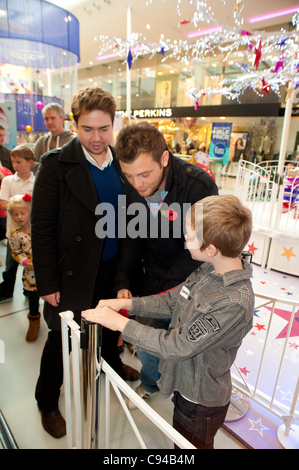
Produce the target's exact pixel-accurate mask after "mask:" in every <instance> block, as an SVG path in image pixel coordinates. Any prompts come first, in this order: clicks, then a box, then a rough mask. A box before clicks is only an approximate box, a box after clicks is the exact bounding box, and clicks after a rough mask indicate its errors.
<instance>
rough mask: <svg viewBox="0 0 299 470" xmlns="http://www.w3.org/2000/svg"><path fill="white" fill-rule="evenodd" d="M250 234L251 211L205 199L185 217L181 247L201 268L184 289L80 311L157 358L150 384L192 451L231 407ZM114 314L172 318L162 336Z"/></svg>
mask: <svg viewBox="0 0 299 470" xmlns="http://www.w3.org/2000/svg"><path fill="white" fill-rule="evenodd" d="M251 230H252V217H251V212H250V211H249V210H248V209H246V208H245V207H244V206H243V205H242V204H241V202H240V201H239V199H238V198H236V197H234V196H230V195H226V196H210V197H207V198H205V199H203V200H201V201H200V202H199V203H197V204H195V205H194V206H192V208H191V209H190V210H189V211H188V213H187V217H186V242H187V248H188V249H189V251H190V253H191V256H192V258H193V259H194V260H197V261H202V262H204V264H202V265H200V266H199V267H198V268H197V270H196V271H195V272H194V273H193V274H191V276H190V277H189V278H188V279H187V280H186V281H185V282H184V283H183V284H181V285H179V286H178V287H176V288H174V289H172V290H169V291H167V292H166V293H164V294H161V295H154V296H148V297H142V298H131V299H114V300H101V301H100V302H99V304H98V306H97V307H96V309H94V310H87V311H85V312H82V316H83V317H84V318H85V319H87V320H88V321H91V322H96V323H100V324H101V325H103V326H104V327H106V328H110V329H112V330H116V331H117V330H118V331H120V332H122V335H123V338H124V340H125V341H127V342H129V343H131V344H133V345H134V347H135V348H136V349H137V351H138V350H140V351H146V352H148V353H150V354H152V355H155V356H157V357H159V358H160V359H161V360H160V367H159V369H160V372H161V379H160V381H159V382H158V384H157V385H158V386H159V389H160V395H161V396H162V397H164V398H167V397H169V396H170V395H171V394H172V393H174V396H173V402H174V415H173V426H174V428H175V429H176V430H177V431H178V432H180V433H181V434H182V435H183V436H184V437H186V438H187V439H188V440H189V441H190V442H191V443H192V444H193V445H194V446H195V447H197V448H199V449H212V448H213V443H214V437H215V435H216V432H217V431H218V429H219V428H220V426H221V425H222V424H223V422H224V420H225V416H226V413H227V409H228V406H229V402H230V396H231V391H232V384H231V376H230V368H231V366H232V364H233V362H234V360H235V358H236V355H237V351H238V348H239V347H240V345H241V343H242V340H243V338H244V336H245V335H246V334H247V333H248V332H249V331H250V330H251V328H252V319H253V309H254V294H253V291H252V286H251V281H250V278H251V276H252V267H251V265H250V264H249V263H248V262H247V261H244V260H242V259H241V253H242V251H243V249H244V247H245V245H246V244H247V243H248V241H249V238H250V234H251ZM121 309H126V310H128V311H129V315H136V314H138V315H141V316H146V317H152V318H158V317H159V318H169V317H171V318H172V321H171V323H170V326H169V329H168V331H165V330H159V329H154V328H151V327H149V326H146V325H142V324H140V323H138V322H136V321H134V320H130V319H128V318H125V317H123V316H121V315H119V314H118V313H117V312H118V311H119V310H121Z"/></svg>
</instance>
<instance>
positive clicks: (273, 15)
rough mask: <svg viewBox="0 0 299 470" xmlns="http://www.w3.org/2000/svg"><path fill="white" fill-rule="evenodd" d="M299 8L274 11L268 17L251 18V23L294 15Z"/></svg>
mask: <svg viewBox="0 0 299 470" xmlns="http://www.w3.org/2000/svg"><path fill="white" fill-rule="evenodd" d="M298 10H299V6H297V7H294V8H289V9H288V10H282V11H274V12H273V13H268V14H267V15H262V16H256V17H254V18H249V20H248V21H249V23H258V22H260V21H266V20H271V19H272V18H278V17H279V16H284V15H291V14H292V13H297V11H298Z"/></svg>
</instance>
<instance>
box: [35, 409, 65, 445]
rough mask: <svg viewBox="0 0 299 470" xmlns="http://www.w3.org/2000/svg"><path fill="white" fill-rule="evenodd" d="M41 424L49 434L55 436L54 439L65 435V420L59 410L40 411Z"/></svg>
mask: <svg viewBox="0 0 299 470" xmlns="http://www.w3.org/2000/svg"><path fill="white" fill-rule="evenodd" d="M40 412H41V415H42V425H43V428H44V429H45V431H47V433H49V434H50V436H52V437H55V439H60V438H61V437H63V436H65V435H66V422H65V419H64V418H63V416H62V415H61V413H60V411H59V410H58V408H57V410H55V411H42V410H40Z"/></svg>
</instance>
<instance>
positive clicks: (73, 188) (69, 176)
mask: <svg viewBox="0 0 299 470" xmlns="http://www.w3.org/2000/svg"><path fill="white" fill-rule="evenodd" d="M111 151H112V153H113V156H114V157H115V153H114V150H113V148H111ZM113 164H114V165H115V167H116V169H117V170H118V172H119V174H120V167H119V163H118V161H117V160H116V158H114V160H113ZM126 184H128V183H125V186H126ZM99 203H100V200H99V197H98V193H97V191H96V187H95V184H94V181H93V179H92V176H91V172H90V169H89V164H88V162H87V160H86V158H85V156H84V153H83V150H82V147H81V144H80V142H79V140H78V139H77V138H75V139H73V140H71V141H70V142H69V143H68V144H66V145H65V146H63V147H62V148H61V149H56V150H53V151H51V152H49V153H46V154H45V155H44V156H43V157H42V159H41V165H40V167H39V170H38V173H37V175H36V180H35V185H34V189H33V199H32V217H31V225H32V228H31V238H32V252H33V264H34V270H35V275H36V284H37V290H38V293H39V295H40V296H45V295H49V294H53V293H55V292H60V293H61V301H60V305H59V307H52V306H51V305H50V304H49V303H47V302H45V308H44V315H45V320H46V322H47V324H48V326H49V328H50V329H53V330H60V317H59V313H60V312H63V311H66V310H71V311H73V312H74V313H75V320H76V321H77V323H79V324H80V312H81V311H82V310H86V309H88V308H90V307H91V301H92V297H93V293H94V287H95V282H96V278H97V272H98V268H99V265H100V262H101V257H102V251H103V245H104V240H103V239H100V238H98V237H97V236H96V234H95V227H96V224H97V222H98V221H99V219H100V218H101V217H100V216H97V215H95V209H96V207H97V206H98V204H99ZM99 300H100V299H99Z"/></svg>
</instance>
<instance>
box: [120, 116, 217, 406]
mask: <svg viewBox="0 0 299 470" xmlns="http://www.w3.org/2000/svg"><path fill="white" fill-rule="evenodd" d="M115 151H116V155H117V159H118V160H119V162H120V166H121V169H122V172H123V174H124V176H125V177H126V179H127V180H128V182H129V183H130V184H131V190H130V191H129V192H128V193H127V198H126V199H127V201H126V202H127V207H128V208H129V207H130V206H131V208H133V207H134V206H133V204H138V205H139V206H138V207H139V209H138V210H139V212H140V213H141V212H142V213H143V217H141V216H139V217H137V218H136V221H134V214H133V216H131V220H130V219H129V218H128V223H127V227H128V230H127V232H128V233H127V237H126V239H125V240H124V241H123V243H122V247H121V257H120V263H119V266H118V274H117V276H116V285H115V290H116V291H117V292H118V294H117V296H118V298H128V297H130V296H132V295H135V294H138V295H139V296H145V295H153V294H158V293H161V292H164V291H166V290H168V289H171V288H173V287H176V286H177V285H179V284H181V283H182V282H183V281H185V279H187V278H188V276H189V275H190V274H191V273H192V272H193V271H194V270H195V269H196V268H197V267H198V264H196V262H195V261H193V260H192V258H191V255H190V252H189V250H187V249H186V246H185V217H184V216H185V214H186V212H187V210H188V208H189V207H191V206H192V205H193V204H195V203H196V202H198V201H200V200H201V199H203V198H205V197H207V196H212V195H217V194H218V189H217V186H216V184H215V183H214V181H213V179H212V178H211V177H210V176H209V175H208V173H207V172H206V171H204V170H203V169H201V168H199V167H197V166H196V165H192V164H190V163H187V162H184V161H182V160H181V159H180V158H177V157H174V156H173V155H172V154H171V153H170V152H169V151H168V148H167V144H166V141H165V139H164V136H163V135H162V133H161V132H160V131H159V130H158V129H157V128H156V127H155V126H153V125H152V124H149V123H147V122H140V123H137V124H134V125H133V126H130V127H126V128H124V129H123V130H122V131H121V132H120V133H119V135H118V137H117V142H116V147H115ZM135 207H137V206H135ZM127 212H128V213H129V211H128V209H127ZM137 222H138V223H137ZM134 225H136V233H135V234H134V233H129V232H130V230H129V229H130V228H132V227H133V226H134ZM138 232H139V235H140V236H138ZM141 262H142V265H143V275H142V276H141V277H140V276H139V285H137V284H136V277H135V278H134V275H135V273H136V272H137V270H138V268H139V265H140V263H141ZM139 321H140V322H141V321H142V322H144V321H146V320H144V319H141V318H140V319H139ZM149 324H150V326H154V327H156V328H164V329H168V324H167V323H165V322H162V321H160V320H150V321H149ZM138 357H139V359H140V360H141V362H142V369H141V373H140V379H141V385H139V387H138V388H137V389H136V392H137V393H138V394H139V395H140V396H141V397H142V398H144V399H147V398H149V397H150V396H151V395H152V394H154V393H156V392H157V391H158V387H157V385H156V382H157V381H158V380H159V378H160V373H159V371H158V365H159V359H158V358H155V357H153V356H150V355H149V354H147V353H144V352H142V353H138ZM128 405H129V407H130V408H132V407H133V405H132V402H129V403H128Z"/></svg>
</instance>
